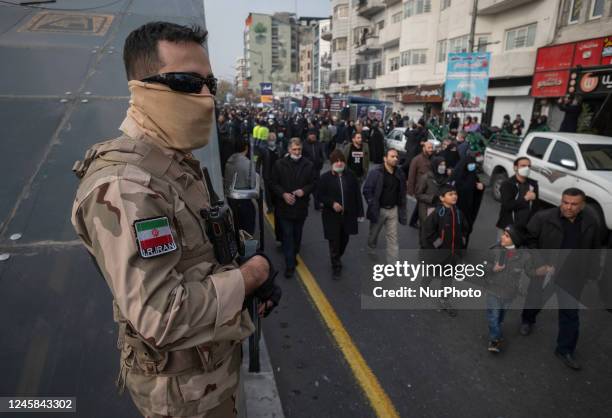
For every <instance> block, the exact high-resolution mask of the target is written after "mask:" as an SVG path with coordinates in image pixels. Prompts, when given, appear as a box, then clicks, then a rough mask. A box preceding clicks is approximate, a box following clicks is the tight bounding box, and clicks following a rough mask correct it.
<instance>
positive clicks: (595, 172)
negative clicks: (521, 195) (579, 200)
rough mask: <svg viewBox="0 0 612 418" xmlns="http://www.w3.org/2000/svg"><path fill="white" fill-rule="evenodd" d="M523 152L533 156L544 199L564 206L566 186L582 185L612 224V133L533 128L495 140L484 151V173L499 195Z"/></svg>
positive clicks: (534, 174) (599, 212) (606, 222)
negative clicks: (515, 137) (513, 137)
mask: <svg viewBox="0 0 612 418" xmlns="http://www.w3.org/2000/svg"><path fill="white" fill-rule="evenodd" d="M519 156H526V157H529V159H530V160H531V174H530V176H529V177H530V178H533V179H534V180H537V181H538V183H539V188H540V199H541V200H543V201H544V202H547V203H549V204H551V205H555V206H557V205H559V203H560V202H561V194H562V192H563V190H565V189H567V188H569V187H577V188H579V189H581V190H583V191H584V192H585V194H586V196H587V206H588V207H590V208H591V210H592V211H593V213H594V214H595V215H596V217H597V219H598V221H599V224H600V225H601V226H602V227H606V228H607V229H608V230H610V229H612V193H611V192H610V191H611V190H612V138H610V137H605V136H597V135H587V134H568V133H561V132H532V133H529V134H527V136H525V138H524V139H522V140H512V141H510V140H504V139H502V138H500V139H493V140H491V141H490V142H489V144H488V146H487V148H486V150H485V155H484V166H483V168H484V172H485V173H486V174H487V175H489V176H490V178H491V188H492V191H493V196H494V197H495V199H497V200H500V186H501V184H502V182H503V181H504V180H505V179H507V178H508V176H511V175H514V167H513V162H514V160H515V159H516V158H517V157H519Z"/></svg>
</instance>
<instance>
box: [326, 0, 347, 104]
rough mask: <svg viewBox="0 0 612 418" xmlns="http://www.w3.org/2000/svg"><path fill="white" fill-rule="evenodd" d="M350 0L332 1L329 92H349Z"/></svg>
mask: <svg viewBox="0 0 612 418" xmlns="http://www.w3.org/2000/svg"><path fill="white" fill-rule="evenodd" d="M350 1H352V0H332V1H331V6H332V22H331V37H329V35H328V39H330V42H331V55H332V56H331V70H330V74H329V91H330V92H331V93H348V91H349V80H348V71H349V52H350V50H349V27H350V23H349V10H350Z"/></svg>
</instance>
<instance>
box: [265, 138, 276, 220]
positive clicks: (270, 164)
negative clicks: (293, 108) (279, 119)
mask: <svg viewBox="0 0 612 418" xmlns="http://www.w3.org/2000/svg"><path fill="white" fill-rule="evenodd" d="M276 140H277V138H276V134H275V133H274V132H271V133H270V135H269V136H268V141H267V147H266V148H262V149H261V175H262V177H263V181H264V189H265V199H266V206H267V208H268V213H271V212H272V211H273V210H274V206H275V204H274V203H275V202H274V200H275V199H274V193H273V192H272V171H273V169H274V165H275V164H276V161H278V159H279V158H280V156H279V155H280V153H279V149H278V145H277V143H276Z"/></svg>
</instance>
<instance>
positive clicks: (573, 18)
mask: <svg viewBox="0 0 612 418" xmlns="http://www.w3.org/2000/svg"><path fill="white" fill-rule="evenodd" d="M581 9H582V0H571V1H570V8H569V19H568V23H577V22H578V20H579V19H580V10H581Z"/></svg>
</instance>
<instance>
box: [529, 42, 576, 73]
mask: <svg viewBox="0 0 612 418" xmlns="http://www.w3.org/2000/svg"><path fill="white" fill-rule="evenodd" d="M573 58H574V44H562V45H555V46H549V47H546V48H540V49H538V57H537V58H536V66H535V70H536V71H550V70H563V69H568V68H570V67H571V66H572V60H573Z"/></svg>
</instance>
